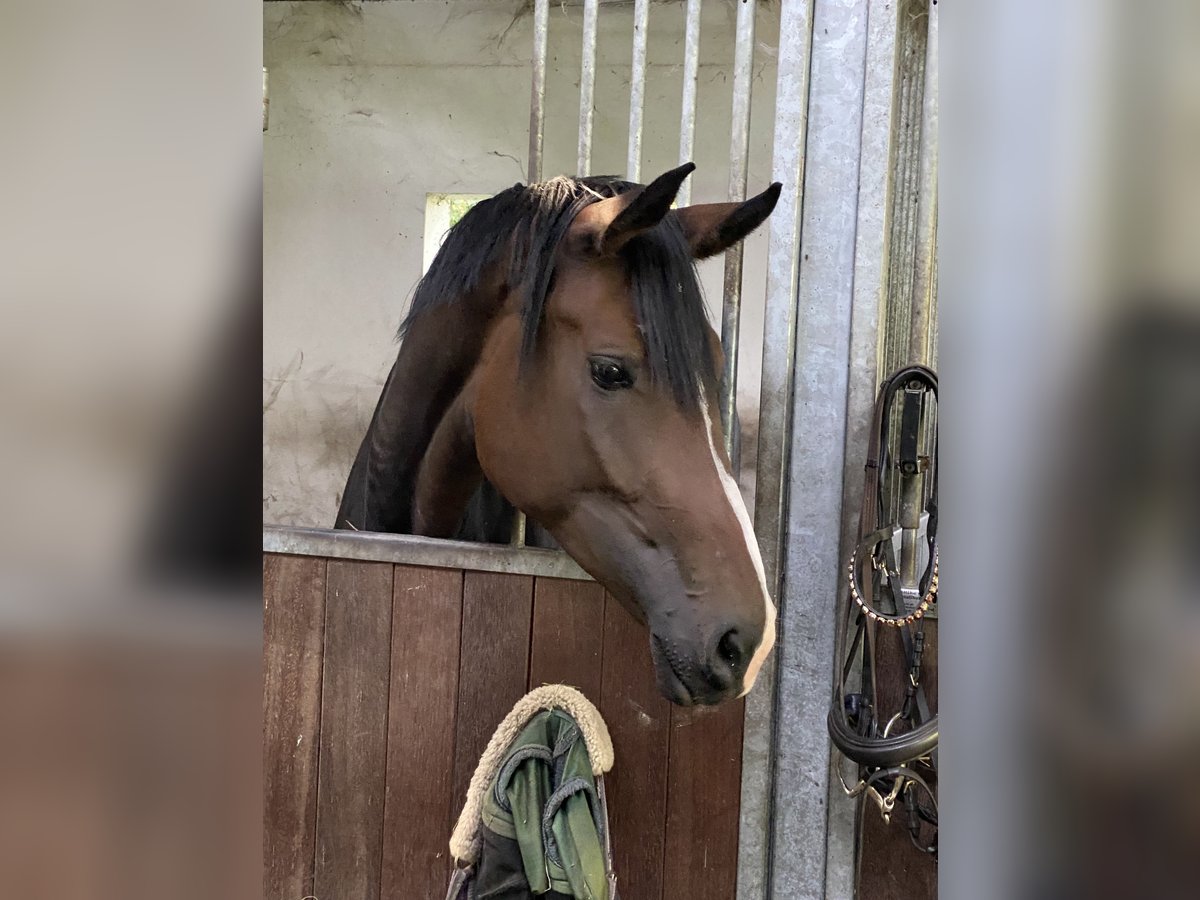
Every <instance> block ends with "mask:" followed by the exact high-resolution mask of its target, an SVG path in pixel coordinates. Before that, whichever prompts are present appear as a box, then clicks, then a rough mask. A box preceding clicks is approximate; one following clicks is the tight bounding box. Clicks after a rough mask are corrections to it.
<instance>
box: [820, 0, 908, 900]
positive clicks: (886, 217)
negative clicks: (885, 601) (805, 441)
mask: <svg viewBox="0 0 1200 900" xmlns="http://www.w3.org/2000/svg"><path fill="white" fill-rule="evenodd" d="M896 24H897V4H896V3H895V2H894V0H870V2H869V4H868V9H867V48H866V64H865V66H864V67H863V72H864V83H863V116H862V139H861V142H860V145H859V163H858V222H857V226H856V229H855V244H854V294H853V299H852V308H851V324H850V365H849V380H848V383H847V392H846V443H845V471H844V476H843V483H842V511H843V515H842V534H841V551H840V553H839V558H840V559H842V560H847V559H849V557H850V553H851V551H852V550H853V549H854V544H855V543H856V541H857V537H856V536H857V534H858V522H857V518H856V516H855V515H854V511H855V510H857V509H859V508H860V506H861V504H862V484H863V468H862V467H863V464H864V463H865V461H866V460H865V457H866V448H867V440H868V437H869V431H870V422H871V418H872V413H873V410H874V406H875V395H876V392H877V390H878V387H879V379H878V376H877V367H878V356H879V342H880V328H881V321H880V319H881V315H882V312H883V309H884V289H885V286H886V283H887V269H888V236H889V234H890V233H891V218H892V205H891V203H890V202H889V201H890V197H891V195H892V173H893V167H892V146H893V132H894V128H893V118H892V108H893V107H892V103H893V96H894V92H895V87H896ZM837 596H838V598H839V599H840V598H841V597H842V594H841V593H840V592H839V594H838V595H837ZM829 677H830V678H831V679H832V678H833V677H834V671H833V666H830V671H829ZM832 756H836V752H834V753H833V754H832ZM835 766H836V760H834V759H831V761H830V779H829V814H828V818H827V820H826V821H827V826H826V842H825V896H826V897H827V898H829V900H842V898H846V900H849V898H851V897H853V896H854V889H855V852H856V846H855V835H854V829H855V824H856V821H855V820H856V817H855V809H856V807H857V804H856V803H855V801H853V800H851V799H850V798H848V797H846V795H845V793H844V791H843V790H842V787H841V785H840V784H839V782H838V780H837V775H836V770H835Z"/></svg>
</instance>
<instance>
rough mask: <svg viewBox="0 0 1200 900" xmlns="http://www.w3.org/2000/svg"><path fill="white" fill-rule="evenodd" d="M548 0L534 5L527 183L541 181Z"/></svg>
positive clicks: (544, 131)
mask: <svg viewBox="0 0 1200 900" xmlns="http://www.w3.org/2000/svg"><path fill="white" fill-rule="evenodd" d="M549 25H550V0H535V2H534V4H533V84H532V86H531V88H530V92H529V183H530V184H533V183H534V182H536V181H541V180H542V146H543V144H544V142H545V136H546V39H547V36H548V35H549V33H550V27H549Z"/></svg>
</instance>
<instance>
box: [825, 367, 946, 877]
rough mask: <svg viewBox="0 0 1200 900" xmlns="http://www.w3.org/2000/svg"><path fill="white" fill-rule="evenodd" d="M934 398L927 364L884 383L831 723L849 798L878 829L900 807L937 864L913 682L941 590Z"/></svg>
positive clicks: (931, 761)
mask: <svg viewBox="0 0 1200 900" xmlns="http://www.w3.org/2000/svg"><path fill="white" fill-rule="evenodd" d="M897 399H899V400H900V401H901V404H902V405H901V408H900V410H899V415H898V416H897V415H896V414H895V413H894V410H895V408H896V406H895V404H896V401H897ZM936 401H937V375H936V374H935V373H934V372H933V371H932V370H931V369H928V368H926V367H925V366H907V367H905V368H902V369H899V370H898V371H896V372H895V373H894V374H892V375H891V377H889V378H888V379H887V380H886V381H884V382H883V385H882V386H881V388H880V392H879V397H878V399H877V400H876V404H875V414H874V418H873V422H872V427H871V433H870V443H869V447H868V452H867V462H866V466H865V478H864V484H863V498H862V506H861V508H860V514H859V530H858V533H859V539H858V543H857V545H856V546H855V549H854V551H853V553H852V554H851V557H850V563H849V566H848V567H847V570H846V575H847V589H846V594H847V597H846V600H845V609H844V613H843V615H841V616H840V617H839V623H838V635H837V646H836V651H835V654H836V655H835V659H837V660H839V661H840V662H839V667H838V671H837V674H836V676H835V680H834V694H833V702H832V704H831V707H830V710H829V716H828V726H829V734H830V737H831V738H832V740H833V743H834V745H835V746H836V747H837V749H838V750H839V751H840V752H841V754H842V755H843V756H845V757H846V759H848V760H850V761H851V762H853V763H855V764H857V768H858V777H857V781H856V783H855V784H854V785H853V786H851V785H849V784H847V783H846V780H845V778H844V777H842V774H841V767H840V766H839V773H838V775H839V779H841V782H842V787H843V789H844V790H845V792H846V794H847V796H849V797H854V798H857V797H861V796H867V797H870V798H871V799H872V800H873V801H874V802H875V803H876V805H877V806H878V807H879V811H880V813H881V815H882V816H883V819H884V821H885V822H890V821H891V816H892V813H893V811H894V809H895V805H896V803H897V801H900V802H902V803H903V804H904V807H905V810H906V813H907V815H906V819H907V823H906V824H907V827H908V831H909V835H910V837H911V838H912V841H913V844H914V845H916V846H917V847H918V848H919V849H921V850H923V851H925V852H928V853H931V854H933V855H934V856H935V857H936V854H937V836H936V828H937V795H936V783H935V784H934V785H933V786H931V785H930V780H932V779H936V776H937V744H938V721H937V715H936V714H935V713H932V712H931V711H930V708H929V702H928V698H927V697H926V692H925V686H924V684H923V682H922V677H921V676H922V663H923V657H924V653H925V643H926V635H925V622H926V619H925V616H926V614H927V613H928V612H929V611H930V610H931V609H933V608H935V604H936V603H937V592H938V549H937V430H936V412H937V408H936ZM897 419H898V422H899V435H898V438H897V437H895V436H894V434H893V428H894V426H895V424H896V421H897ZM893 446H895V453H894V457H895V458H893V449H892V448H893ZM893 510H894V511H895V512H894V513H893ZM885 511H886V513H887V514H886V515H885ZM881 520H883V521H881ZM922 532H923V533H922ZM897 544H899V546H897ZM918 573H919V574H918ZM881 629H882V630H881ZM895 633H898V634H899V638H900V645H901V646H902V649H903V659H904V669H905V672H904V693H903V701H902V703H901V705H900V708H899V709H898V710H895V711H892V710H891V709H888V710H885V709H883V708H882V707H881V703H880V689H879V678H880V671H879V668H880V665H879V663H880V655H879V651H880V642H881V641H884V640H890V639H891V638H890V636H891V635H892V634H895ZM856 680H857V690H855V689H854V688H853V684H854V682H855V681H856ZM924 824H928V825H932V826H933V829H934V833H933V837H932V839H931V840H925V839H923V837H922V835H923V834H924V833H927V832H928V829H926V828H923V825H924Z"/></svg>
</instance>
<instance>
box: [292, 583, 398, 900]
mask: <svg viewBox="0 0 1200 900" xmlns="http://www.w3.org/2000/svg"><path fill="white" fill-rule="evenodd" d="M393 568H394V567H393V566H392V565H391V564H389V563H363V562H347V561H344V560H330V561H329V568H328V571H327V575H326V594H325V598H326V599H325V673H324V679H323V684H322V694H321V761H320V771H321V774H320V785H319V788H318V792H317V857H316V872H315V876H314V878H313V891H312V892H313V894H315V895H316V896H318V897H320V898H321V900H338V898H351V897H352V898H354V900H378V898H379V884H380V882H379V879H380V860H381V856H382V838H383V796H384V773H385V769H386V762H387V729H388V722H387V716H388V669H389V665H390V655H391V647H390V644H391V624H392V569H393ZM291 900H295V898H291Z"/></svg>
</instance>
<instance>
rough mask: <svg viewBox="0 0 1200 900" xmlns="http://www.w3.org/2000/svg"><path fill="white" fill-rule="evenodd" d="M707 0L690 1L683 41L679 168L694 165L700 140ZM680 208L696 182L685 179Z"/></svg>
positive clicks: (689, 200) (688, 197) (690, 194)
mask: <svg viewBox="0 0 1200 900" xmlns="http://www.w3.org/2000/svg"><path fill="white" fill-rule="evenodd" d="M701 2H703V0H688V2H687V21H686V23H685V25H684V38H683V104H682V106H683V111H682V112H681V113H680V120H679V164H680V165H681V166H682V165H683V164H684V163H689V162H692V148H693V146H694V144H695V140H696V81H697V77H698V76H699V74H700V4H701ZM675 196H676V202H677V203H678V204H679V205H680V206H687V205H688V204H689V203H691V202H692V180H691V179H690V178H685V179H684V181H683V185H682V186H681V187H680V188H679V193H678V194H676V195H675Z"/></svg>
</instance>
